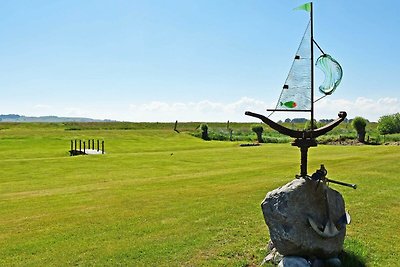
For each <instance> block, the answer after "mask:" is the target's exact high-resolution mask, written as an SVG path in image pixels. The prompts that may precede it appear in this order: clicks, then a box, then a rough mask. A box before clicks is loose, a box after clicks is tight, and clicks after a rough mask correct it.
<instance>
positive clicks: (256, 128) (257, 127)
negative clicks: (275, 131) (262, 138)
mask: <svg viewBox="0 0 400 267" xmlns="http://www.w3.org/2000/svg"><path fill="white" fill-rule="evenodd" d="M251 130H252V131H253V132H255V133H261V134H262V133H263V131H264V128H263V127H262V125H259V124H255V125H252V126H251Z"/></svg>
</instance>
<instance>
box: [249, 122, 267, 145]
mask: <svg viewBox="0 0 400 267" xmlns="http://www.w3.org/2000/svg"><path fill="white" fill-rule="evenodd" d="M251 130H252V131H253V132H255V133H256V134H257V141H258V142H259V143H263V142H264V141H263V139H262V133H263V131H264V128H263V127H262V126H261V125H253V126H251Z"/></svg>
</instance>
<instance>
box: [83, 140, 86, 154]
mask: <svg viewBox="0 0 400 267" xmlns="http://www.w3.org/2000/svg"><path fill="white" fill-rule="evenodd" d="M83 153H85V154H86V142H85V141H83Z"/></svg>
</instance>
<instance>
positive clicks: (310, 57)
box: [245, 2, 347, 177]
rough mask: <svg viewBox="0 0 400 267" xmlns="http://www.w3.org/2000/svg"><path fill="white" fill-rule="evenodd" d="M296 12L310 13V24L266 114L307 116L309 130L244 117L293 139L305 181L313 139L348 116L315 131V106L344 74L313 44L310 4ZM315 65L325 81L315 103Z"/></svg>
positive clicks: (315, 144) (265, 118)
mask: <svg viewBox="0 0 400 267" xmlns="http://www.w3.org/2000/svg"><path fill="white" fill-rule="evenodd" d="M296 10H305V11H307V12H309V13H310V20H309V23H308V24H307V28H306V31H305V33H304V35H303V38H302V40H301V42H300V46H299V48H298V49H297V52H296V55H295V57H294V60H293V64H292V66H291V68H290V71H289V74H288V76H287V79H286V81H285V84H284V85H283V89H282V92H281V95H280V97H279V100H278V103H277V105H276V107H275V108H274V109H267V111H272V112H276V111H285V112H287V111H291V112H308V113H310V117H311V118H310V119H311V129H310V130H301V131H300V130H293V129H289V128H286V127H284V126H282V125H280V124H278V123H276V122H274V121H273V120H271V119H269V118H268V117H266V116H264V115H261V114H257V113H253V112H250V111H247V112H246V113H245V114H246V115H248V116H252V117H256V118H259V119H261V120H262V121H263V122H264V123H266V124H267V125H268V126H270V127H271V128H273V129H274V130H276V131H278V132H280V133H282V134H284V135H288V136H290V137H293V138H296V139H295V141H294V142H293V143H292V145H294V146H297V147H299V148H300V151H301V172H300V176H301V177H307V176H308V175H307V153H308V148H310V147H313V146H317V142H316V139H315V138H317V137H318V136H321V135H323V134H325V133H327V132H329V131H330V130H332V129H333V128H335V127H336V126H337V125H339V124H340V123H341V122H342V121H343V120H344V119H345V118H346V116H347V114H346V112H344V111H341V112H339V115H338V116H339V118H338V119H336V120H334V121H332V122H331V123H329V124H327V125H325V126H323V127H321V128H318V129H314V103H315V102H316V101H318V100H320V99H321V98H322V97H325V96H328V95H331V94H332V93H333V92H334V91H335V90H336V88H337V87H338V86H339V84H340V81H341V80H342V76H343V70H342V67H341V66H340V65H339V63H338V62H337V61H336V60H335V59H334V58H332V57H331V56H330V55H328V54H326V53H324V51H323V50H322V49H321V47H320V46H319V45H318V44H317V42H316V41H315V40H314V34H313V5H312V2H310V3H306V4H304V5H302V6H299V7H298V8H296ZM314 45H315V46H316V47H317V48H318V50H319V51H320V52H321V56H319V57H318V59H317V60H316V62H315V63H314ZM314 64H315V66H317V67H318V68H320V69H321V70H322V71H323V72H324V74H325V80H324V82H323V83H322V85H321V86H319V91H320V92H321V93H322V94H323V96H322V97H321V98H319V99H317V100H315V99H314Z"/></svg>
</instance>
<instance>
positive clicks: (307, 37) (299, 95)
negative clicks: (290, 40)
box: [276, 21, 312, 111]
mask: <svg viewBox="0 0 400 267" xmlns="http://www.w3.org/2000/svg"><path fill="white" fill-rule="evenodd" d="M311 64H312V62H311V21H310V22H309V23H308V25H307V29H306V31H305V33H304V36H303V38H302V40H301V43H300V46H299V48H298V50H297V52H296V55H295V58H294V61H293V64H292V67H291V68H290V71H289V74H288V76H287V78H286V81H285V84H284V85H283V89H282V93H281V95H280V97H279V100H278V103H277V105H276V109H277V110H288V111H311V80H312V79H311V75H312V73H311Z"/></svg>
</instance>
